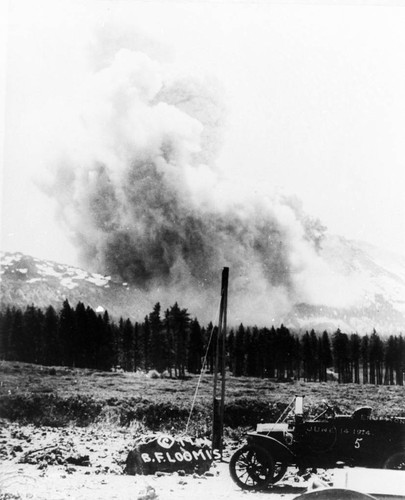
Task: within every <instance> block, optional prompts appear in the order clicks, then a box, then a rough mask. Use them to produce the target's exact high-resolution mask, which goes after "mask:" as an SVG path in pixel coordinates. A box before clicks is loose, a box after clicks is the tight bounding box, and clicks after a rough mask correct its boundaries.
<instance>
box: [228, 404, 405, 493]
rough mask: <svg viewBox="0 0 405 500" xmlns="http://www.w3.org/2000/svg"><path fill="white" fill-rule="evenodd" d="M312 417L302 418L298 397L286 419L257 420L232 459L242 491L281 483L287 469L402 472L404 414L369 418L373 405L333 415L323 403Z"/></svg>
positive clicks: (404, 463)
mask: <svg viewBox="0 0 405 500" xmlns="http://www.w3.org/2000/svg"><path fill="white" fill-rule="evenodd" d="M324 404H325V406H326V408H325V410H324V411H322V412H321V413H320V414H319V415H318V416H317V417H315V418H313V419H311V420H305V419H304V417H303V397H301V396H298V397H296V398H295V407H294V409H293V411H292V412H291V414H290V415H289V417H288V418H287V419H286V421H285V422H281V423H273V424H258V425H257V428H256V431H255V432H250V433H248V435H247V443H246V444H245V445H244V446H242V447H241V448H239V449H238V450H237V451H236V452H235V453H234V454H233V456H232V457H231V460H230V463H229V468H230V474H231V477H232V479H233V480H234V481H235V482H236V484H238V486H240V487H241V488H243V489H245V490H260V489H264V488H266V487H267V486H269V485H270V484H275V483H277V482H278V481H280V480H281V479H282V478H283V476H284V474H285V472H286V470H287V467H296V468H297V469H298V471H297V473H298V474H300V473H304V472H305V471H307V470H308V469H318V468H321V469H330V468H335V467H342V466H352V467H354V466H356V467H371V468H385V469H399V470H405V418H403V417H402V418H400V417H399V418H392V419H389V420H379V419H372V418H371V411H372V409H371V408H370V407H368V406H363V407H360V408H358V409H357V410H355V411H354V412H353V414H351V415H341V414H337V413H336V411H335V410H334V409H333V408H332V407H330V406H329V405H328V404H327V403H324Z"/></svg>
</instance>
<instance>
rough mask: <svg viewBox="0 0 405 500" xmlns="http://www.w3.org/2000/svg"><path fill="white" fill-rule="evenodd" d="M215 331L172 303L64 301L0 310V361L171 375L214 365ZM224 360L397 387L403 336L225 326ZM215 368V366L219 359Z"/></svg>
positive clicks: (248, 367)
mask: <svg viewBox="0 0 405 500" xmlns="http://www.w3.org/2000/svg"><path fill="white" fill-rule="evenodd" d="M217 335H218V329H217V327H214V326H213V325H212V324H209V325H208V326H207V327H201V326H200V324H199V322H198V320H197V319H192V318H190V315H189V313H188V311H187V309H183V308H181V307H179V305H178V304H177V303H175V304H174V305H173V306H171V307H169V308H168V309H166V310H165V311H162V310H161V306H160V304H159V303H157V304H156V305H155V306H154V308H153V310H152V312H151V313H150V314H148V315H147V316H145V318H144V320H143V322H139V323H138V322H132V321H131V320H130V319H123V318H120V319H119V320H118V321H117V322H116V321H113V320H112V319H111V318H110V317H109V314H108V312H107V311H105V312H104V313H102V314H100V313H96V312H95V311H94V310H93V309H92V308H90V307H89V306H87V307H86V306H85V305H84V304H83V303H82V302H79V303H78V304H77V305H76V307H72V306H71V305H70V304H69V302H68V301H67V300H65V301H64V302H63V305H62V307H61V309H60V311H58V312H57V311H56V310H55V309H54V308H53V307H52V306H49V307H48V308H47V309H46V310H42V309H40V308H37V307H35V306H34V305H31V306H28V307H27V308H26V309H25V310H21V309H19V308H15V307H8V308H7V309H5V310H3V311H2V312H0V359H4V360H13V361H24V362H28V363H37V364H42V365H47V366H52V365H60V366H74V367H78V368H92V369H98V370H111V369H114V368H116V367H118V366H119V367H121V368H122V369H123V370H125V371H132V372H134V371H137V370H143V371H149V370H157V371H158V372H159V373H163V372H167V375H168V376H170V377H172V376H174V377H185V376H186V374H187V373H200V372H201V370H202V368H203V362H204V361H205V368H206V369H207V370H208V371H209V372H212V371H213V369H214V364H215V360H214V353H215V348H214V346H215V345H216V342H217ZM226 365H227V369H228V370H229V371H230V372H231V373H232V374H233V375H235V376H252V377H268V378H272V379H277V380H293V379H296V380H306V381H321V382H322V381H328V380H331V379H332V380H333V379H336V380H338V382H340V383H350V382H353V383H364V384H367V383H370V384H386V385H394V384H397V385H403V379H404V371H405V339H404V337H403V336H402V335H397V336H394V335H390V336H389V337H388V338H382V337H380V335H379V334H378V333H377V332H376V331H375V330H374V331H373V332H372V333H371V334H369V335H364V336H360V335H358V334H357V333H355V334H347V333H343V332H341V331H340V330H339V329H338V330H336V331H335V332H334V333H333V334H329V333H328V332H326V331H324V332H322V333H319V332H315V331H314V330H311V331H310V332H308V331H307V332H305V333H304V334H302V333H295V332H291V331H290V330H289V329H288V328H287V327H285V326H284V325H281V326H280V327H279V328H275V327H274V326H273V327H272V328H270V329H269V328H258V327H256V326H255V327H245V326H244V325H243V324H241V325H240V326H239V327H238V328H235V329H231V330H229V332H228V334H227V338H226ZM219 366H221V363H220V364H219Z"/></svg>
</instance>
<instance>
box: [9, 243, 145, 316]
mask: <svg viewBox="0 0 405 500" xmlns="http://www.w3.org/2000/svg"><path fill="white" fill-rule="evenodd" d="M0 274H1V284H0V290H1V303H2V306H7V305H13V306H17V307H25V306H26V305H28V304H34V305H36V306H37V307H47V306H48V305H52V306H54V307H55V309H59V308H60V307H61V305H62V302H63V301H64V300H65V299H68V300H69V302H70V304H71V305H73V306H75V305H76V304H77V302H79V301H82V302H83V303H84V304H85V305H89V306H90V307H92V308H93V309H94V310H98V311H100V312H101V311H103V310H108V312H109V313H110V314H112V315H113V316H121V315H124V316H125V317H136V316H138V314H142V313H143V312H144V310H147V308H148V307H149V308H150V304H148V303H145V301H144V299H143V297H142V294H141V293H140V292H139V291H138V290H136V289H135V290H134V289H133V288H132V287H130V286H129V285H128V283H125V282H124V283H123V282H120V281H116V280H113V279H112V278H111V276H103V275H101V274H95V273H88V272H86V271H84V270H82V269H79V268H76V267H72V266H67V265H64V264H59V263H56V262H52V261H44V260H41V259H36V258H34V257H30V256H28V255H23V254H21V253H1V254H0ZM141 317H142V316H141ZM136 319H139V318H137V317H136Z"/></svg>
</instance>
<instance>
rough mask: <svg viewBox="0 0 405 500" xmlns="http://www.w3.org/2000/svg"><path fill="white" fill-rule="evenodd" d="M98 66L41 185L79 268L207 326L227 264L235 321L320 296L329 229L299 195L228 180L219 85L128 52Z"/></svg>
mask: <svg viewBox="0 0 405 500" xmlns="http://www.w3.org/2000/svg"><path fill="white" fill-rule="evenodd" d="M93 70H94V72H93V74H92V75H91V76H90V78H89V79H88V80H87V81H86V82H85V85H84V86H85V91H84V93H83V97H82V100H81V101H80V102H79V105H78V108H77V109H74V110H72V114H71V122H70V127H69V126H68V127H67V129H66V137H65V141H64V145H63V148H62V150H61V151H62V153H61V154H60V158H59V161H58V162H57V164H56V167H55V165H53V167H52V179H53V180H52V183H51V185H50V186H48V192H49V193H51V194H52V196H53V197H54V199H55V200H56V201H57V204H58V212H59V216H60V218H61V220H62V221H63V223H64V224H65V225H66V226H67V228H68V230H69V232H70V234H71V236H72V239H73V240H74V242H75V243H76V245H77V247H78V249H79V251H80V255H81V259H82V262H83V265H84V266H86V268H88V269H89V270H91V271H96V272H101V273H104V274H111V275H113V276H115V277H119V278H121V279H122V280H123V281H127V282H130V283H132V284H134V285H135V286H137V287H141V288H143V289H144V290H145V293H148V294H150V297H151V301H157V300H161V301H162V302H163V303H164V302H165V301H166V305H170V304H172V303H173V302H174V301H176V300H177V301H179V302H180V303H181V304H184V306H185V307H189V308H190V311H191V312H192V313H195V314H196V315H197V316H198V317H199V318H200V317H201V316H202V317H203V318H202V319H204V313H206V311H207V309H209V308H211V307H212V304H213V303H214V304H216V302H215V297H216V295H217V293H218V291H219V283H218V281H219V275H220V270H221V269H222V267H223V266H229V267H230V273H231V274H230V278H231V280H230V308H231V309H232V310H233V311H234V317H235V318H236V319H237V320H241V321H245V322H249V321H250V322H254V323H256V324H258V323H261V322H262V323H266V322H267V324H268V323H269V321H271V320H273V319H274V320H277V318H280V317H282V315H284V314H287V313H288V312H289V311H290V310H291V308H292V307H293V305H294V304H295V303H299V302H305V301H307V302H311V301H312V302H313V301H315V300H317V297H318V295H319V296H320V295H322V286H318V287H317V288H316V290H314V287H313V286H312V285H311V279H310V277H311V276H314V275H315V276H319V275H320V274H322V273H323V276H324V275H328V273H329V271H328V270H327V269H326V268H325V265H324V264H323V262H322V260H321V258H320V257H319V254H318V250H319V246H320V242H321V240H322V237H323V235H324V231H325V228H324V227H322V225H321V224H320V223H319V222H318V221H316V220H313V219H311V218H309V217H308V216H306V215H305V214H304V212H303V210H302V207H301V205H300V203H299V201H298V200H297V199H296V198H294V197H289V196H285V195H281V194H270V193H259V192H258V191H251V190H249V189H246V188H245V187H244V186H241V185H240V184H237V183H234V182H232V181H231V180H227V179H224V178H223V175H222V174H221V171H220V170H219V169H218V168H217V166H216V164H215V162H216V158H217V155H218V151H219V150H220V146H221V141H222V130H223V127H224V123H225V116H226V111H225V106H224V104H223V102H224V101H223V92H222V90H221V88H220V86H219V85H218V84H217V83H216V82H214V81H213V80H210V79H198V78H193V77H190V76H189V75H182V74H178V73H176V72H173V71H172V68H171V67H170V65H167V64H164V63H162V62H161V61H158V60H157V59H156V58H151V57H149V56H148V55H147V54H146V53H144V52H139V51H136V50H133V49H131V50H130V49H121V50H119V51H118V52H116V53H115V55H110V56H109V57H108V58H107V59H106V60H105V61H104V63H103V64H99V65H94V68H93ZM213 300H214V302H212V301H213ZM210 314H211V313H210ZM205 319H206V318H205ZM208 319H212V318H211V317H209V318H208Z"/></svg>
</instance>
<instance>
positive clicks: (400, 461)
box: [383, 451, 405, 470]
mask: <svg viewBox="0 0 405 500" xmlns="http://www.w3.org/2000/svg"><path fill="white" fill-rule="evenodd" d="M383 468H384V469H395V470H405V451H397V452H396V453H393V454H392V455H390V456H389V457H388V458H387V460H386V461H385V462H384V465H383Z"/></svg>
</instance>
